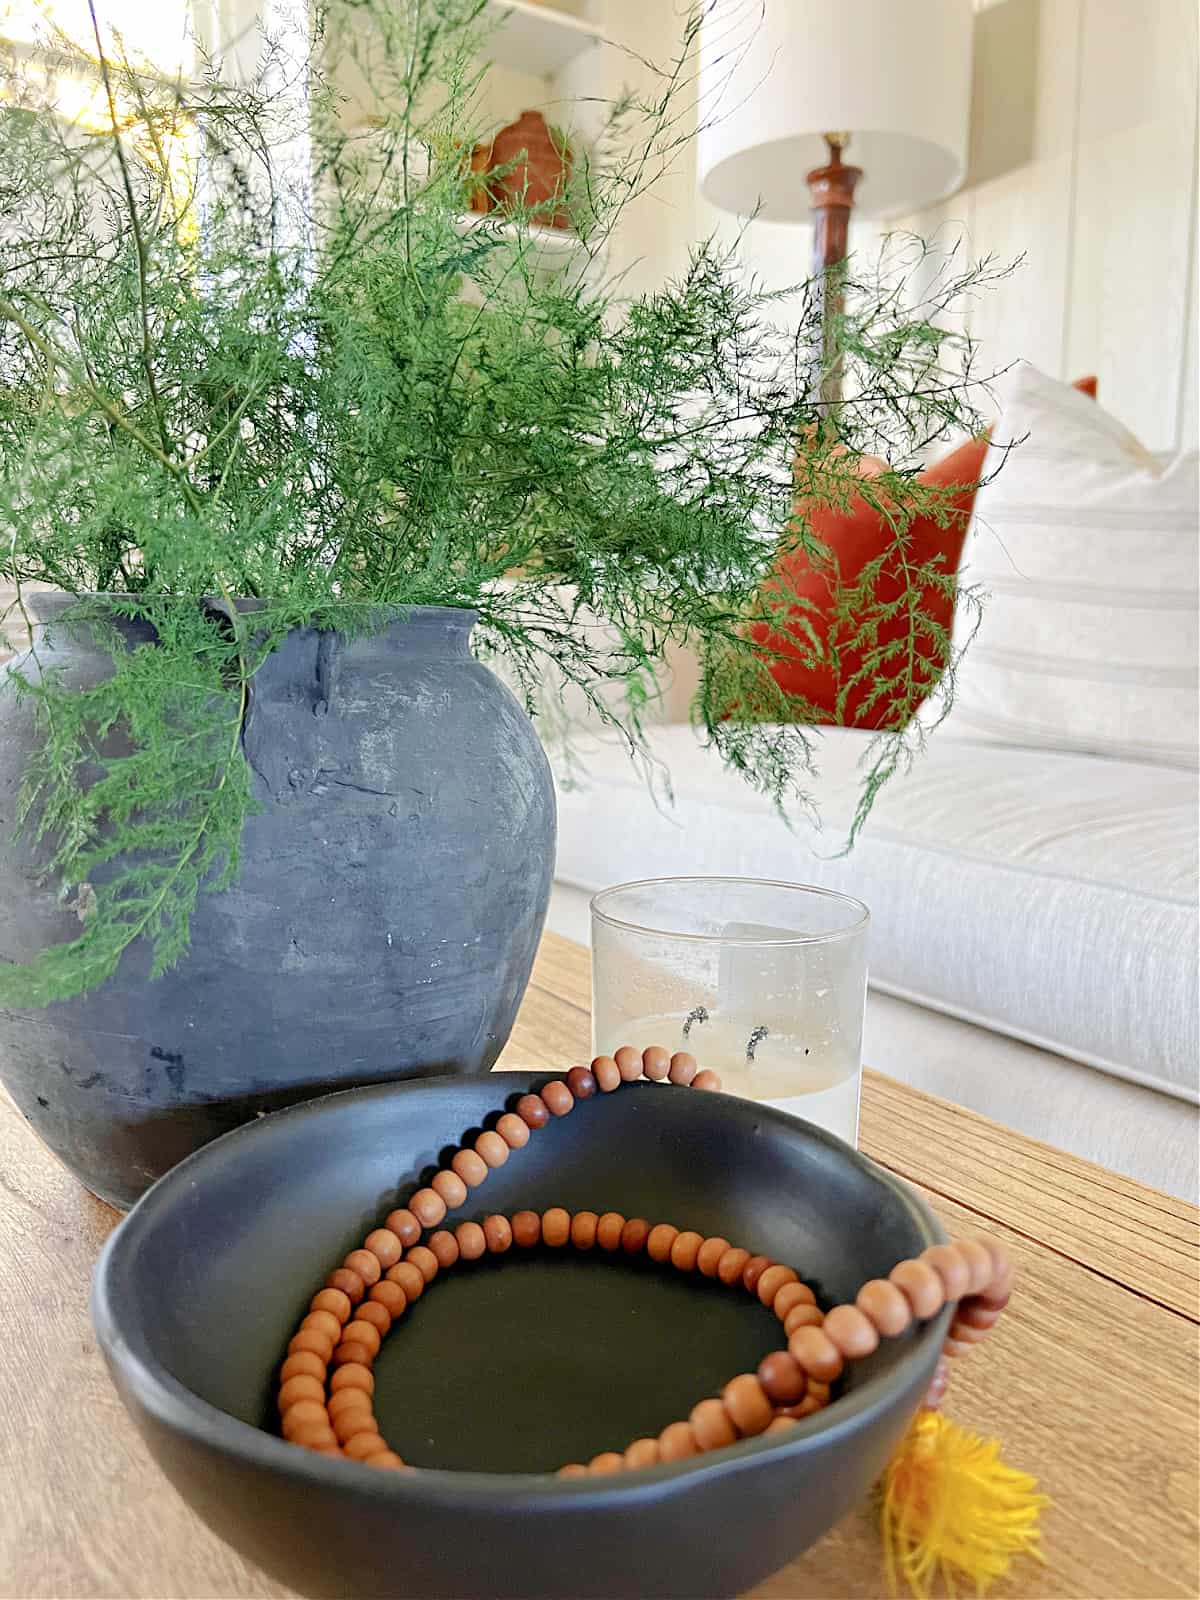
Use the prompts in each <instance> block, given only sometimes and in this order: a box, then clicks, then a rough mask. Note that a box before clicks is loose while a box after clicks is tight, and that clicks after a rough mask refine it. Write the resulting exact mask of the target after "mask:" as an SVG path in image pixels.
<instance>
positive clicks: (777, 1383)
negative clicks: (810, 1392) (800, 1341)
mask: <svg viewBox="0 0 1200 1600" xmlns="http://www.w3.org/2000/svg"><path fill="white" fill-rule="evenodd" d="M758 1381H759V1383H761V1384H762V1386H763V1389H764V1390H765V1391H766V1394H767V1397H768V1398H769V1399H770V1400H771V1401H773V1402H774V1404H775V1405H777V1406H794V1405H795V1404H796V1402H797V1401H798V1400H803V1399H804V1391H805V1389H806V1388H807V1386H808V1379H807V1377H806V1376H805V1372H804V1368H803V1367H802V1366H801V1365H800V1363H799V1362H798V1361H797V1360H796V1358H795V1356H792V1355H789V1354H788V1352H787V1351H786V1350H772V1351H771V1353H770V1354H769V1355H765V1356H764V1357H763V1358H762V1360H761V1361H760V1362H759V1363H758Z"/></svg>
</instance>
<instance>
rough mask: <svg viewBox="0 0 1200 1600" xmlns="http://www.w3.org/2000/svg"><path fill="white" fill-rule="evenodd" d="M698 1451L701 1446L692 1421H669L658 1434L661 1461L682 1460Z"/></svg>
mask: <svg viewBox="0 0 1200 1600" xmlns="http://www.w3.org/2000/svg"><path fill="white" fill-rule="evenodd" d="M698 1453H699V1446H698V1445H697V1443H696V1436H695V1434H694V1433H693V1432H692V1425H691V1423H690V1422H669V1423H668V1424H667V1426H666V1427H665V1428H664V1429H663V1431H662V1432H661V1433H660V1434H659V1436H658V1455H659V1459H660V1460H661V1461H682V1460H683V1459H684V1458H685V1457H686V1456H694V1455H696V1454H698Z"/></svg>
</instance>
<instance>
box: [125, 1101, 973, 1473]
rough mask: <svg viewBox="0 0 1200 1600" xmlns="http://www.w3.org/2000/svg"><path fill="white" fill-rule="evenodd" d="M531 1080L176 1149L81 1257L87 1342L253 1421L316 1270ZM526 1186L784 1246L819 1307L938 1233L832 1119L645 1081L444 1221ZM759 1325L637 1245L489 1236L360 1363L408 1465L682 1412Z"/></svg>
mask: <svg viewBox="0 0 1200 1600" xmlns="http://www.w3.org/2000/svg"><path fill="white" fill-rule="evenodd" d="M536 1081H545V1080H533V1079H530V1078H529V1077H527V1076H525V1075H520V1076H518V1075H494V1076H492V1077H491V1078H490V1079H485V1080H482V1081H467V1080H438V1081H433V1082H427V1083H415V1084H414V1083H404V1084H389V1085H382V1086H379V1087H377V1088H372V1089H365V1090H354V1091H350V1092H347V1093H344V1094H338V1095H332V1096H329V1097H327V1098H325V1099H323V1100H318V1101H314V1102H312V1103H310V1104H307V1105H304V1106H301V1107H296V1108H293V1109H291V1110H288V1111H284V1112H280V1113H278V1114H277V1115H274V1116H271V1117H268V1118H265V1119H264V1120H263V1121H261V1122H259V1123H256V1124H252V1125H250V1126H249V1127H246V1128H243V1129H240V1130H238V1131H237V1132H235V1133H233V1134H230V1135H228V1136H226V1137H225V1138H223V1139H220V1140H218V1141H217V1142H216V1143H214V1144H212V1145H210V1146H208V1147H207V1148H206V1149H204V1150H202V1151H200V1152H199V1153H198V1154H197V1155H195V1156H193V1157H191V1158H190V1159H189V1160H187V1161H185V1162H184V1163H183V1164H182V1165H181V1166H179V1167H177V1168H176V1169H175V1170H174V1171H173V1172H172V1173H170V1174H168V1176H167V1177H166V1178H164V1179H163V1180H162V1181H161V1182H160V1183H159V1184H158V1185H157V1186H156V1187H155V1188H154V1189H153V1190H152V1191H151V1192H150V1194H149V1195H147V1196H146V1197H145V1198H144V1199H143V1200H142V1201H141V1203H140V1204H139V1205H138V1206H137V1207H136V1208H135V1210H134V1211H133V1212H132V1213H131V1214H130V1216H129V1218H128V1219H127V1220H126V1221H125V1222H124V1224H123V1225H122V1226H121V1228H120V1229H119V1230H118V1232H117V1233H116V1235H115V1236H114V1238H113V1240H112V1241H111V1243H110V1245H109V1248H108V1250H107V1251H106V1253H105V1256H104V1257H103V1259H102V1262H101V1265H100V1268H99V1269H98V1277H97V1289H96V1308H97V1322H98V1327H99V1330H100V1334H101V1338H102V1340H103V1341H104V1343H105V1345H106V1348H107V1349H108V1351H109V1355H110V1359H113V1360H114V1363H115V1364H116V1365H117V1366H118V1368H120V1367H121V1366H122V1365H124V1366H125V1367H127V1368H128V1367H129V1366H130V1365H132V1366H133V1367H135V1368H136V1369H137V1371H138V1383H139V1385H140V1386H141V1387H142V1389H143V1398H145V1399H147V1400H148V1401H149V1402H150V1403H151V1405H152V1406H153V1408H154V1409H156V1410H158V1411H159V1412H160V1414H161V1413H162V1411H163V1407H164V1404H165V1407H166V1409H167V1410H168V1411H169V1410H171V1409H172V1408H175V1409H177V1410H179V1414H180V1415H183V1414H185V1413H187V1412H188V1411H189V1410H190V1411H191V1412H193V1413H194V1412H195V1411H196V1410H197V1408H196V1407H195V1405H194V1402H192V1401H190V1400H189V1398H188V1396H186V1395H184V1396H181V1395H179V1394H178V1393H177V1392H176V1393H174V1394H172V1393H170V1392H169V1391H171V1390H172V1389H173V1385H172V1383H171V1380H175V1383H177V1384H178V1385H181V1386H182V1388H183V1389H184V1390H186V1391H190V1395H191V1396H197V1397H199V1399H200V1400H201V1401H204V1402H207V1404H208V1405H210V1406H212V1407H215V1408H216V1409H217V1410H218V1411H220V1412H224V1413H226V1414H227V1415H228V1416H229V1417H233V1418H237V1419H239V1420H240V1421H241V1422H244V1423H249V1424H251V1425H252V1426H253V1427H255V1428H260V1429H266V1430H270V1431H274V1430H275V1420H274V1416H273V1404H272V1396H273V1391H274V1386H275V1383H276V1373H277V1369H278V1366H279V1362H280V1360H281V1358H282V1353H283V1351H284V1347H285V1345H286V1343H287V1340H288V1338H289V1337H290V1335H291V1333H292V1332H293V1331H294V1329H295V1326H296V1324H297V1322H298V1321H299V1319H300V1317H301V1316H302V1315H303V1314H304V1311H305V1309H306V1306H307V1302H308V1300H309V1298H310V1296H311V1295H312V1294H313V1292H314V1291H315V1290H316V1289H317V1288H318V1287H319V1286H320V1284H321V1281H322V1279H323V1278H324V1276H325V1274H326V1273H327V1272H328V1271H329V1270H330V1268H331V1267H332V1266H334V1265H336V1264H337V1263H338V1261H339V1260H340V1258H341V1257H342V1255H343V1254H344V1253H345V1252H346V1251H347V1250H349V1249H351V1248H353V1247H354V1246H356V1245H358V1244H359V1243H360V1242H361V1240H362V1238H363V1237H364V1235H365V1234H366V1233H367V1232H368V1231H369V1230H370V1228H371V1227H373V1226H375V1225H377V1223H378V1221H379V1220H380V1219H382V1217H383V1216H384V1215H385V1214H386V1213H387V1212H388V1210H390V1209H391V1208H392V1207H393V1206H394V1205H396V1204H399V1203H403V1201H404V1199H405V1198H406V1197H407V1196H408V1195H409V1194H411V1192H412V1190H413V1189H414V1187H416V1186H417V1185H418V1184H419V1183H420V1182H422V1181H427V1180H428V1178H429V1177H430V1176H431V1175H432V1174H433V1172H434V1171H435V1170H436V1168H437V1166H438V1165H440V1164H442V1163H443V1162H444V1161H445V1160H447V1159H448V1157H449V1156H450V1155H451V1154H452V1152H453V1150H454V1149H455V1148H456V1147H458V1146H459V1145H461V1144H462V1143H463V1142H464V1141H465V1140H469V1139H470V1138H471V1137H472V1136H473V1135H474V1134H475V1133H477V1132H478V1131H479V1129H481V1128H482V1127H485V1126H487V1125H489V1123H491V1122H493V1121H494V1120H495V1116H496V1115H498V1113H499V1111H500V1110H501V1109H502V1108H503V1107H504V1106H505V1105H509V1106H511V1105H512V1104H513V1103H514V1101H515V1099H516V1097H517V1096H518V1095H519V1094H520V1093H523V1092H525V1091H526V1090H527V1088H528V1087H529V1086H530V1084H531V1083H533V1082H536ZM551 1205H562V1206H565V1207H567V1208H568V1209H569V1210H572V1211H575V1210H580V1209H583V1208H588V1209H591V1210H594V1211H597V1212H604V1211H609V1210H615V1211H619V1212H622V1213H623V1214H624V1215H626V1216H644V1217H646V1218H647V1219H649V1220H650V1221H653V1222H657V1221H667V1222H672V1223H674V1224H675V1225H676V1226H678V1227H681V1228H694V1229H695V1230H697V1231H698V1232H700V1233H702V1234H706V1235H707V1234H719V1235H722V1236H724V1237H725V1238H728V1239H729V1240H731V1241H732V1242H734V1243H737V1244H742V1245H745V1246H746V1247H747V1248H748V1249H750V1250H752V1251H755V1252H762V1253H764V1254H767V1255H769V1256H772V1257H774V1258H775V1259H777V1260H780V1261H784V1262H787V1263H790V1264H791V1265H793V1266H794V1267H795V1268H796V1269H797V1270H798V1272H799V1273H800V1275H801V1277H802V1278H804V1279H805V1281H807V1282H808V1283H809V1284H810V1285H811V1286H812V1287H813V1288H814V1290H815V1291H816V1293H817V1295H818V1298H819V1299H820V1300H821V1302H822V1303H823V1304H825V1305H829V1304H832V1303H834V1302H837V1301H839V1300H844V1299H852V1298H853V1296H854V1294H855V1292H856V1291H857V1289H858V1288H859V1286H860V1285H861V1284H862V1283H863V1282H864V1281H865V1280H866V1279H868V1278H871V1277H876V1276H883V1275H886V1273H887V1272H888V1270H889V1269H890V1268H891V1267H892V1266H893V1265H894V1264H895V1263H896V1262H897V1261H898V1260H900V1259H901V1258H902V1257H905V1256H908V1255H912V1254H915V1253H917V1252H919V1251H920V1250H921V1249H923V1248H924V1247H925V1246H926V1245H927V1244H929V1243H930V1242H931V1241H933V1240H934V1239H937V1238H940V1237H941V1235H940V1233H939V1231H938V1229H937V1226H936V1224H935V1223H934V1222H933V1220H932V1218H931V1217H930V1215H929V1213H928V1212H927V1211H926V1209H925V1208H924V1206H923V1205H922V1204H921V1203H920V1202H919V1201H918V1200H917V1199H916V1198H915V1197H914V1196H913V1195H912V1194H911V1193H910V1192H909V1191H908V1190H907V1189H906V1188H904V1186H903V1185H901V1184H899V1183H897V1182H896V1181H895V1180H894V1179H892V1178H891V1177H889V1176H888V1175H887V1174H886V1173H883V1172H881V1171H880V1170H879V1169H877V1168H876V1167H874V1166H873V1165H872V1164H871V1163H870V1162H869V1161H867V1160H865V1159H864V1158H862V1157H859V1156H857V1155H856V1154H854V1153H853V1152H851V1151H849V1150H848V1149H847V1148H846V1147H845V1146H844V1145H842V1144H840V1143H839V1142H838V1141H837V1140H834V1139H832V1138H830V1137H828V1136H826V1135H825V1134H823V1133H820V1132H819V1131H817V1130H816V1129H813V1128H811V1127H809V1126H808V1125H807V1124H804V1123H800V1122H798V1121H796V1120H795V1119H793V1118H790V1117H786V1116H783V1115H781V1114H780V1113H776V1112H771V1111H768V1110H765V1109H763V1108H761V1107H757V1106H753V1105H749V1104H747V1103H744V1102H741V1101H737V1100H733V1099H731V1098H728V1097H725V1096H719V1095H710V1094H705V1093H701V1092H696V1091H682V1090H677V1089H673V1088H669V1087H660V1086H657V1085H637V1086H632V1087H629V1088H625V1089H623V1090H622V1091H621V1092H619V1093H617V1094H613V1095H605V1096H598V1097H596V1098H595V1099H593V1100H591V1101H589V1102H587V1103H586V1104H583V1105H578V1106H577V1107H576V1108H575V1110H574V1111H573V1112H572V1113H571V1114H570V1115H569V1116H567V1117H565V1118H563V1119H561V1120H557V1121H552V1122H551V1124H550V1125H549V1126H548V1127H547V1128H545V1129H544V1130H542V1131H541V1132H539V1133H536V1134H535V1135H534V1136H533V1138H532V1140H531V1141H530V1143H529V1144H528V1145H527V1146H526V1148H525V1149H524V1150H522V1151H518V1152H515V1153H514V1154H513V1155H512V1156H511V1157H510V1159H509V1161H508V1162H507V1164H506V1165H505V1166H504V1167H502V1168H501V1169H499V1170H497V1171H495V1172H493V1173H492V1174H491V1176H490V1177H489V1179H488V1181H487V1182H486V1184H484V1185H483V1186H482V1187H481V1188H480V1189H478V1190H476V1191H473V1192H472V1193H471V1195H470V1196H469V1198H468V1201H467V1204H466V1206H465V1207H464V1208H463V1210H462V1211H461V1212H460V1213H459V1214H457V1215H456V1217H455V1219H454V1220H456V1221H460V1220H466V1219H467V1218H477V1219H482V1218H483V1217H484V1216H485V1215H487V1214H488V1213H489V1212H493V1211H501V1212H506V1213H511V1212H513V1211H516V1210H519V1209H522V1208H531V1209H534V1210H538V1211H541V1210H544V1209H545V1208H547V1207H548V1206H551ZM932 1331H933V1330H932V1329H929V1330H926V1331H925V1333H924V1334H918V1335H910V1336H907V1337H905V1338H902V1339H899V1340H893V1341H885V1343H884V1345H883V1346H882V1347H881V1348H880V1350H879V1351H878V1352H877V1353H876V1354H875V1355H874V1356H873V1357H872V1358H871V1359H870V1360H868V1361H865V1362H861V1363H857V1364H856V1365H855V1366H854V1367H853V1368H852V1369H851V1371H850V1372H849V1374H848V1376H847V1378H846V1379H845V1380H844V1387H845V1389H847V1390H856V1389H859V1388H861V1387H863V1386H865V1385H867V1384H870V1383H871V1382H872V1380H873V1379H876V1378H879V1377H881V1376H882V1375H883V1374H884V1373H886V1371H887V1370H888V1369H889V1368H892V1367H894V1366H896V1365H897V1364H898V1363H903V1362H904V1361H905V1358H906V1354H907V1353H908V1352H910V1351H911V1348H912V1341H913V1339H914V1338H925V1337H927V1336H928V1335H929V1334H930V1333H932ZM781 1343H782V1337H781V1330H780V1328H779V1325H778V1323H777V1322H776V1320H775V1319H774V1318H773V1317H772V1316H771V1315H770V1314H769V1313H768V1312H767V1311H766V1310H764V1309H763V1308H762V1307H761V1306H759V1305H758V1303H757V1301H756V1300H754V1299H753V1298H752V1297H751V1296H749V1295H747V1294H746V1293H745V1292H744V1291H740V1290H739V1291H733V1290H730V1289H727V1288H724V1287H722V1286H721V1285H719V1284H716V1285H715V1284H713V1283H712V1282H710V1281H708V1280H705V1279H702V1278H701V1277H699V1275H696V1274H691V1275H686V1276H685V1275H682V1274H679V1273H677V1272H674V1271H671V1270H670V1269H669V1268H662V1267H656V1266H654V1265H653V1264H652V1263H650V1262H649V1261H647V1260H646V1259H645V1258H644V1257H643V1258H640V1259H637V1260H630V1259H629V1258H625V1257H623V1256H608V1255H606V1254H604V1253H603V1252H601V1251H599V1250H596V1251H593V1252H592V1253H591V1254H590V1255H587V1256H583V1255H580V1254H578V1253H575V1252H573V1251H569V1250H568V1251H562V1252H553V1251H548V1250H537V1251H535V1252H531V1253H524V1252H519V1251H517V1250H516V1249H515V1248H514V1249H513V1250H512V1251H511V1252H510V1253H509V1254H508V1255H506V1256H504V1257H502V1258H499V1259H492V1260H485V1261H483V1262H479V1263H476V1264H474V1265H471V1266H465V1265H464V1266H459V1267H456V1268H455V1269H454V1270H453V1271H452V1272H450V1273H448V1274H445V1275H440V1276H439V1278H438V1280H436V1281H435V1282H434V1283H433V1284H432V1285H431V1287H430V1288H429V1289H428V1290H427V1291H426V1293H425V1294H424V1295H423V1296H422V1297H421V1299H420V1301H419V1302H418V1304H417V1305H416V1306H415V1307H413V1308H411V1310H410V1311H409V1312H408V1313H406V1314H405V1316H404V1317H403V1318H402V1320H401V1322H400V1323H399V1324H398V1325H397V1326H396V1327H395V1328H394V1330H393V1332H392V1333H391V1335H390V1336H389V1338H388V1340H387V1341H386V1344H385V1347H384V1350H383V1352H382V1353H381V1355H380V1357H379V1360H378V1363H377V1368H376V1375H377V1387H376V1407H377V1414H378V1416H379V1418H380V1421H381V1424H382V1426H383V1430H384V1432H385V1434H386V1435H387V1437H388V1439H389V1441H390V1442H391V1443H392V1444H393V1446H394V1448H396V1449H397V1450H398V1451H399V1452H400V1453H401V1454H402V1455H403V1456H404V1457H405V1458H406V1459H407V1460H409V1461H411V1462H413V1463H414V1464H416V1465H419V1466H426V1467H444V1468H452V1469H460V1470H462V1469H465V1470H468V1471H469V1470H474V1471H485V1472H490V1473H512V1472H519V1473H544V1472H550V1471H552V1470H553V1469H554V1468H555V1467H557V1466H559V1465H561V1464H562V1463H563V1462H566V1461H578V1460H583V1461H586V1460H587V1459H588V1458H589V1457H590V1456H592V1455H594V1454H595V1453H596V1452H598V1451H600V1450H605V1449H621V1448H623V1447H624V1445H626V1444H627V1443H629V1441H631V1440H632V1439H634V1438H637V1437H639V1436H642V1435H646V1434H654V1433H656V1432H658V1431H659V1430H661V1429H662V1428H663V1427H664V1426H665V1425H666V1424H667V1423H668V1422H671V1421H673V1420H675V1419H676V1418H680V1417H685V1416H686V1415H687V1413H688V1411H689V1410H690V1409H691V1407H692V1406H693V1405H694V1404H695V1402H696V1401H697V1400H698V1399H700V1398H702V1397H703V1396H705V1395H707V1394H710V1393H713V1392H714V1391H716V1390H717V1389H718V1388H719V1387H720V1386H721V1384H723V1383H724V1382H725V1381H727V1380H728V1379H729V1378H730V1377H732V1376H733V1375H734V1374H736V1373H738V1372H745V1371H752V1370H753V1369H754V1367H755V1366H756V1365H757V1363H758V1361H759V1360H760V1359H761V1358H762V1356H763V1355H764V1354H765V1353H766V1352H767V1351H768V1350H770V1349H772V1348H776V1347H778V1346H780V1344H781ZM164 1378H165V1383H164V1381H163V1380H164ZM147 1385H148V1386H149V1388H150V1389H153V1390H166V1391H168V1393H167V1398H166V1401H165V1402H163V1401H162V1395H161V1394H157V1396H156V1395H153V1394H150V1393H148V1392H146V1388H147ZM180 1407H181V1408H182V1409H180ZM200 1409H202V1408H200ZM834 1409H835V1410H836V1408H834ZM823 1425H825V1418H823V1417H817V1418H813V1419H810V1420H809V1421H808V1422H806V1423H805V1424H804V1425H803V1426H804V1428H805V1429H809V1430H811V1429H816V1428H819V1427H821V1426H823ZM794 1431H798V1430H794ZM243 1437H245V1436H243ZM789 1437H790V1435H789ZM226 1442H228V1441H226ZM235 1448H236V1442H235ZM744 1448H751V1447H750V1446H746V1447H744ZM310 1459H311V1458H310ZM329 1470H330V1471H331V1472H336V1471H338V1470H343V1469H340V1468H339V1466H338V1464H337V1463H330V1464H329ZM662 1470H663V1471H678V1470H695V1469H694V1468H692V1469H679V1468H676V1469H662ZM551 1487H553V1488H554V1489H566V1488H567V1487H568V1485H565V1484H558V1485H553V1486H551Z"/></svg>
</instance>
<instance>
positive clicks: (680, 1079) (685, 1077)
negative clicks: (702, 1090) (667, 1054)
mask: <svg viewBox="0 0 1200 1600" xmlns="http://www.w3.org/2000/svg"><path fill="white" fill-rule="evenodd" d="M698 1071H699V1068H698V1067H697V1065H696V1058H695V1056H691V1055H689V1054H688V1053H687V1051H686V1050H676V1052H675V1054H674V1055H673V1056H672V1057H671V1065H670V1068H669V1070H668V1072H667V1077H668V1078H670V1080H671V1082H672V1083H677V1084H679V1085H680V1087H681V1088H686V1087H687V1085H688V1084H689V1083H691V1081H692V1079H693V1078H694V1077H695V1076H696V1073H697V1072H698Z"/></svg>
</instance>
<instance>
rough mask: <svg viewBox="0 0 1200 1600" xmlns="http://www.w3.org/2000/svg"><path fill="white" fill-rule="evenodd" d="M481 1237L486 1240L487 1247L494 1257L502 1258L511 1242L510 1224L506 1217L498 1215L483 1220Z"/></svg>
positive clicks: (509, 1247)
mask: <svg viewBox="0 0 1200 1600" xmlns="http://www.w3.org/2000/svg"><path fill="white" fill-rule="evenodd" d="M483 1236H484V1238H485V1239H486V1240H487V1247H488V1249H489V1250H490V1251H491V1253H492V1254H493V1255H495V1256H502V1255H503V1254H504V1252H505V1251H506V1250H508V1249H511V1247H512V1242H513V1235H512V1224H511V1223H510V1222H509V1220H508V1218H507V1217H502V1216H499V1215H495V1216H491V1217H485V1218H484V1219H483Z"/></svg>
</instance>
